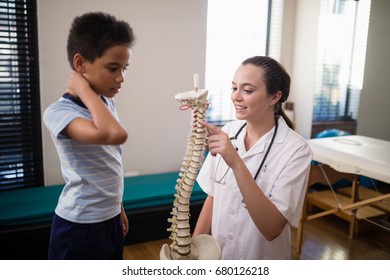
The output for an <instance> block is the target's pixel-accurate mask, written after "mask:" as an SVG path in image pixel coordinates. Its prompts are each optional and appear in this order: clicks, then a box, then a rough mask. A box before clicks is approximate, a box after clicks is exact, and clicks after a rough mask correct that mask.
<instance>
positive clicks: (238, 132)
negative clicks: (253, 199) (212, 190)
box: [215, 117, 279, 208]
mask: <svg viewBox="0 0 390 280" xmlns="http://www.w3.org/2000/svg"><path fill="white" fill-rule="evenodd" d="M246 125H247V123H244V124H243V125H242V126H241V127H240V129H239V130H238V131H237V132H236V134H235V135H234V136H233V137H230V138H229V140H230V141H231V140H237V139H238V136H239V135H240V133H241V132H242V130H243V129H244V128H245V126H246ZM278 126H279V124H278V119H277V118H276V117H275V130H274V133H273V134H272V138H271V142H270V144H269V146H268V149H267V151H266V152H265V155H264V157H263V160H262V161H261V163H260V165H259V168H258V169H257V171H256V173H255V176H253V179H254V180H255V181H256V179H257V177H258V176H259V174H260V170H261V169H262V168H263V165H264V163H265V160H266V159H267V156H268V154H269V151H270V150H271V147H272V145H273V143H274V141H275V137H276V134H277V132H278ZM236 151H238V148H236ZM228 171H229V169H228V170H227V171H226V173H225V174H224V175H223V176H222V178H221V179H220V180H216V181H215V182H216V183H220V184H221V183H222V180H223V179H224V177H225V176H226V175H227V172H228ZM241 204H242V206H244V207H245V208H246V204H245V203H244V200H241Z"/></svg>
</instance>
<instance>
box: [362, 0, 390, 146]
mask: <svg viewBox="0 0 390 280" xmlns="http://www.w3.org/2000/svg"><path fill="white" fill-rule="evenodd" d="M389 11H390V1H388V0H371V16H370V25H369V28H368V39H367V54H366V65H365V72H364V80H363V89H362V94H361V97H360V106H359V114H358V119H357V123H358V125H357V134H360V135H366V136H371V137H376V138H379V139H383V140H387V141H390V124H389V121H390V115H389V111H390V90H389V78H390V74H389V73H390V36H389V35H388V34H389V27H390V18H389Z"/></svg>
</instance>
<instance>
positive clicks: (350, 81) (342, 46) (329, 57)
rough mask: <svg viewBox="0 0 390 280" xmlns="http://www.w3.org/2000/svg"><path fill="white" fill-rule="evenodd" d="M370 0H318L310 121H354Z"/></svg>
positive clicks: (357, 103)
mask: <svg viewBox="0 0 390 280" xmlns="http://www.w3.org/2000/svg"><path fill="white" fill-rule="evenodd" d="M370 4H371V2H370V0H360V1H355V0H321V6H320V17H319V26H318V41H317V46H318V47H317V54H318V55H317V65H316V89H315V94H314V108H313V121H315V122H321V121H339V120H356V118H357V112H358V106H359V99H360V91H361V89H362V84H363V74H364V61H365V53H366V43H367V31H368V21H369V13H370Z"/></svg>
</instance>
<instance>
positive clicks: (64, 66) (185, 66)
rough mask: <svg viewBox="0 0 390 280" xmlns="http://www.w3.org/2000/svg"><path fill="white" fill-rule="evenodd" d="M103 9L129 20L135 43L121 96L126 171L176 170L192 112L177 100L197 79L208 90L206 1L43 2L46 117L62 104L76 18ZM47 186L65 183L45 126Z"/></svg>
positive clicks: (42, 64)
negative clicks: (56, 104) (70, 35)
mask: <svg viewBox="0 0 390 280" xmlns="http://www.w3.org/2000/svg"><path fill="white" fill-rule="evenodd" d="M89 11H104V12H108V13H112V14H113V15H115V16H117V17H119V18H121V19H124V20H126V21H128V22H129V23H130V25H131V26H132V27H133V29H134V32H135V34H136V37H137V41H136V45H135V47H134V48H133V56H132V58H131V62H130V64H131V65H130V68H129V71H128V73H127V77H126V82H125V83H124V86H123V88H122V90H121V92H120V94H119V95H118V96H117V97H116V100H117V103H118V111H119V115H120V119H121V121H122V122H123V124H124V126H125V127H126V128H127V129H128V132H129V139H128V141H127V142H126V143H125V144H124V145H123V149H124V153H123V163H124V171H125V173H126V172H134V171H135V172H139V173H140V174H150V173H156V172H168V171H176V170H178V168H179V167H180V164H181V159H182V157H183V155H184V151H185V147H186V138H187V134H188V132H189V130H190V127H189V124H190V112H189V111H186V112H183V111H180V110H179V108H178V106H179V103H178V102H177V101H176V100H175V99H174V95H175V94H176V93H178V92H183V91H187V90H191V89H192V88H193V74H194V73H195V72H197V73H199V75H200V81H201V86H202V85H204V70H205V69H204V68H205V48H206V23H207V18H206V16H207V0H197V1H191V0H164V1H161V0H147V1H137V0H114V1H103V0H99V1H97V0H83V1H80V0H67V1H62V0H38V32H39V34H38V36H39V55H40V87H41V88H40V89H41V106H42V111H43V110H44V109H45V108H46V107H47V106H48V105H49V104H51V103H52V102H54V101H55V100H57V99H58V98H59V97H60V96H61V95H62V93H63V92H64V89H65V88H66V82H67V79H68V75H69V74H68V73H69V70H70V68H69V65H68V62H67V59H66V39H67V35H68V30H69V27H70V24H71V22H72V20H73V18H74V17H75V16H77V15H80V14H83V13H84V12H89ZM43 151H44V153H43V155H44V170H45V184H46V185H52V184H60V183H62V182H63V178H62V175H61V171H60V165H59V161H58V156H57V153H56V151H55V148H54V145H53V143H52V140H51V139H50V136H49V135H48V132H47V130H46V128H43Z"/></svg>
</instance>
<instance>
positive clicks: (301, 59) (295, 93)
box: [289, 0, 320, 139]
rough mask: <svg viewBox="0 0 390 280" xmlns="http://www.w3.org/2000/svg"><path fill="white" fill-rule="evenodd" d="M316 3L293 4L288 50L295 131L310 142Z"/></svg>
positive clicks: (316, 17)
mask: <svg viewBox="0 0 390 280" xmlns="http://www.w3.org/2000/svg"><path fill="white" fill-rule="evenodd" d="M319 4H320V1H313V0H297V6H296V10H295V12H296V14H295V25H294V28H293V30H292V31H291V32H293V34H294V42H293V46H292V47H291V48H292V53H293V54H292V60H293V61H292V71H291V72H290V74H291V89H290V91H291V93H290V94H291V96H290V98H289V100H290V101H292V102H294V111H295V125H296V128H295V130H296V131H297V132H298V133H300V134H301V135H302V136H304V137H305V138H307V139H308V138H310V135H311V125H312V113H313V94H314V89H315V61H316V49H317V45H316V43H317V28H318V14H319V8H320V5H319Z"/></svg>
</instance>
